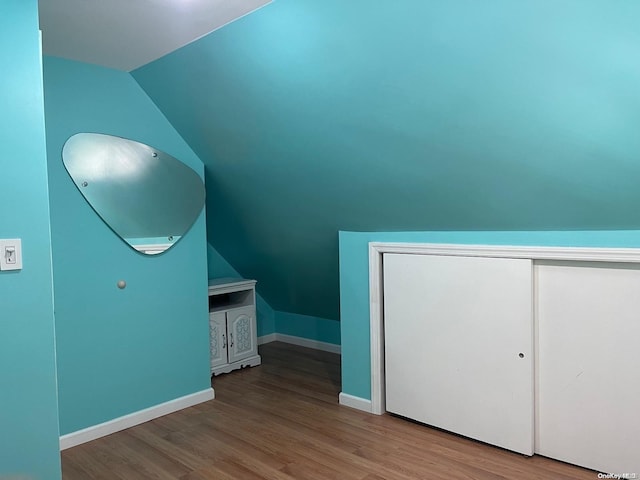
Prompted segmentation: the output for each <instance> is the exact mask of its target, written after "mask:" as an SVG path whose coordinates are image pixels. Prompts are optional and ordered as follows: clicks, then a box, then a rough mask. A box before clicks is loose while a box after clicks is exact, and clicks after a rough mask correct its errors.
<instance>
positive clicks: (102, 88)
mask: <svg viewBox="0 0 640 480" xmlns="http://www.w3.org/2000/svg"><path fill="white" fill-rule="evenodd" d="M44 82H45V83H44V86H45V89H44V91H45V113H46V122H47V146H48V160H49V184H50V197H51V227H52V242H53V266H54V287H55V288H54V295H55V303H56V328H57V352H58V382H59V403H60V429H61V432H62V433H63V434H66V433H70V432H73V431H77V430H79V429H82V428H85V427H89V426H92V425H96V424H99V423H102V422H105V421H108V420H111V419H113V418H117V417H120V416H122V415H126V414H129V413H132V412H135V411H138V410H141V409H144V408H147V407H151V406H154V405H157V404H160V403H163V402H166V401H169V400H173V399H175V398H178V397H181V396H184V395H188V394H191V393H194V392H198V391H201V390H204V389H207V388H209V386H210V379H209V367H208V365H209V350H208V313H207V301H206V298H207V243H206V231H205V216H204V212H203V213H202V214H201V215H200V217H199V218H198V220H197V221H196V223H195V224H194V225H193V227H192V228H191V230H190V231H189V232H188V233H187V234H186V235H185V236H184V237H183V238H182V239H181V240H180V241H179V242H178V244H177V245H176V246H174V247H173V248H172V249H171V250H169V251H167V252H166V253H164V254H162V255H159V256H145V255H142V254H139V253H138V252H136V251H134V250H132V249H131V248H130V247H129V246H128V245H126V244H125V243H124V242H123V241H122V240H120V238H118V237H117V236H116V235H115V234H114V233H113V232H112V231H111V230H110V229H109V227H107V226H106V224H104V223H103V222H102V220H101V219H100V218H99V217H98V216H97V215H96V214H95V213H94V212H93V210H92V209H91V207H89V205H88V204H87V203H86V202H85V200H84V199H83V197H82V196H81V194H80V192H78V190H77V188H76V187H75V185H74V184H73V182H72V181H71V179H70V178H69V177H68V175H67V172H66V171H65V169H64V166H63V163H62V156H61V152H62V146H63V144H64V142H65V141H66V139H67V138H68V137H69V136H71V135H73V134H75V133H78V132H85V131H86V132H100V133H107V134H112V135H118V136H122V137H126V138H131V139H134V140H137V141H140V142H143V143H146V144H148V145H151V146H154V147H157V148H159V149H160V150H162V151H164V152H166V153H168V154H170V155H172V156H174V157H175V158H178V159H180V160H181V161H183V162H184V163H186V164H187V165H189V166H191V167H192V168H194V169H195V170H196V171H197V172H199V173H200V174H202V172H203V166H202V163H201V162H200V160H199V159H198V157H197V156H196V155H195V154H194V153H193V151H192V150H191V149H190V148H189V146H188V145H187V144H186V143H185V142H184V141H183V139H182V138H181V137H180V135H178V133H177V132H176V131H175V130H174V129H173V128H172V126H171V124H170V123H169V122H168V121H167V120H166V118H165V117H164V116H163V115H162V114H161V113H160V111H159V110H158V109H157V108H156V106H155V105H154V104H153V102H152V101H151V100H150V99H149V98H148V97H147V96H146V95H145V93H144V92H143V91H142V89H141V88H140V87H139V86H138V84H137V83H136V82H135V81H134V80H133V79H132V78H131V76H130V75H129V74H128V73H125V72H119V71H115V70H110V69H105V68H101V67H96V66H92V65H88V64H83V63H78V62H73V61H69V60H63V59H59V58H52V57H45V59H44ZM120 279H123V280H125V281H126V282H127V287H126V289H124V290H120V289H118V288H117V287H116V282H117V281H118V280H120Z"/></svg>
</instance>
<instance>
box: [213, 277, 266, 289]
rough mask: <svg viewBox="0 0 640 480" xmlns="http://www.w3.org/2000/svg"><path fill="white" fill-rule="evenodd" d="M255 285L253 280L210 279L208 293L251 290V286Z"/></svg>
mask: <svg viewBox="0 0 640 480" xmlns="http://www.w3.org/2000/svg"><path fill="white" fill-rule="evenodd" d="M255 284H256V281H255V280H249V279H246V278H233V277H225V278H211V279H209V292H214V291H216V290H221V289H227V288H238V289H241V288H243V287H244V288H252V287H253V286H255Z"/></svg>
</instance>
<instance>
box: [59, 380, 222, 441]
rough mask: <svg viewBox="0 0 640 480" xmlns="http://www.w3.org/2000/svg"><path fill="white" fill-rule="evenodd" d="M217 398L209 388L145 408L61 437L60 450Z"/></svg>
mask: <svg viewBox="0 0 640 480" xmlns="http://www.w3.org/2000/svg"><path fill="white" fill-rule="evenodd" d="M214 398H215V392H214V390H213V388H207V389H206V390H202V391H200V392H196V393H192V394H190V395H185V396H184V397H180V398H176V399H175V400H170V401H168V402H165V403H161V404H159V405H155V406H153V407H149V408H145V409H144V410H139V411H137V412H134V413H130V414H128V415H124V416H122V417H118V418H114V419H113V420H109V421H108V422H104V423H100V424H98V425H94V426H92V427H87V428H83V429H82V430H78V431H76V432H71V433H67V434H66V435H62V436H60V450H66V449H67V448H71V447H75V446H76V445H80V444H82V443H86V442H90V441H92V440H95V439H97V438H100V437H105V436H107V435H111V434H112V433H115V432H119V431H121V430H125V429H127V428H131V427H134V426H136V425H140V424H141V423H145V422H148V421H150V420H153V419H155V418H158V417H162V416H164V415H168V414H169V413H173V412H177V411H178V410H182V409H184V408H188V407H192V406H194V405H197V404H199V403H203V402H207V401H209V400H213V399H214Z"/></svg>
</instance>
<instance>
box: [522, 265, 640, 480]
mask: <svg viewBox="0 0 640 480" xmlns="http://www.w3.org/2000/svg"><path fill="white" fill-rule="evenodd" d="M535 268H536V277H537V297H538V306H537V317H538V350H539V365H538V372H539V380H538V388H537V397H538V398H537V401H536V405H537V409H538V415H537V422H536V423H537V427H536V452H538V453H541V454H542V455H546V456H549V457H553V458H557V459H559V460H564V461H565V462H569V463H575V464H578V465H582V466H585V467H587V468H592V469H594V470H598V471H601V472H605V473H617V474H623V473H629V474H632V473H635V474H636V475H638V476H639V477H631V476H629V477H628V478H640V269H639V267H638V266H637V265H624V264H600V265H598V264H593V263H591V264H589V263H582V264H579V263H577V262H576V263H573V264H566V263H565V264H561V263H557V264H546V265H545V264H541V265H536V267H535ZM594 477H595V474H594ZM621 478H623V477H621Z"/></svg>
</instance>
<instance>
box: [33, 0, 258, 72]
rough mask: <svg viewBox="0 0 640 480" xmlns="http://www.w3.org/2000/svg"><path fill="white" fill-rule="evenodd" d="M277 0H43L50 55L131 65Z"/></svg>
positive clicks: (45, 40) (45, 47)
mask: <svg viewBox="0 0 640 480" xmlns="http://www.w3.org/2000/svg"><path fill="white" fill-rule="evenodd" d="M270 1H271V0H38V13H39V16H40V29H41V30H42V32H43V51H44V53H45V54H46V55H52V56H56V57H63V58H68V59H71V60H77V61H80V62H85V63H93V64H96V65H102V66H104V67H110V68H115V69H116V70H124V71H130V70H133V69H134V68H137V67H139V66H141V65H144V64H146V63H149V62H151V61H152V60H155V59H157V58H160V57H162V56H163V55H166V54H167V53H169V52H172V51H174V50H176V49H178V48H180V47H182V46H184V45H186V44H188V43H189V42H192V41H193V40H195V39H197V38H200V37H202V36H203V35H206V34H207V33H209V32H212V31H213V30H215V29H217V28H220V27H221V26H223V25H225V24H227V23H229V22H231V21H233V20H236V19H237V18H240V17H242V16H243V15H246V14H247V13H249V12H251V11H253V10H255V9H256V8H259V7H261V6H263V5H265V4H267V3H269V2H270Z"/></svg>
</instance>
